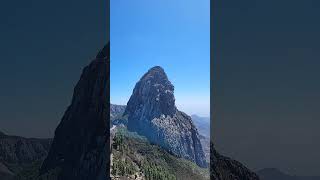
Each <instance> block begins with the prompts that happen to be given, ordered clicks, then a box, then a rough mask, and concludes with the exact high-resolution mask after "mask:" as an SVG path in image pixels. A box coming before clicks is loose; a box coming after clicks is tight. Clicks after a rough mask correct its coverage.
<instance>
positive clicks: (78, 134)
mask: <svg viewBox="0 0 320 180" xmlns="http://www.w3.org/2000/svg"><path fill="white" fill-rule="evenodd" d="M109 49H110V46H109V44H108V45H106V46H105V47H104V48H103V49H102V50H101V51H100V52H99V53H98V55H97V56H96V58H95V59H94V60H93V61H92V62H91V63H90V64H89V65H88V66H87V67H86V68H84V70H83V72H82V75H81V78H80V80H79V82H78V83H77V85H76V87H75V89H74V93H73V98H72V102H71V105H70V106H69V107H68V108H67V110H66V112H65V114H64V116H63V118H62V120H61V122H60V124H59V125H58V127H57V128H56V130H55V136H54V140H53V142H52V146H51V148H50V151H49V154H48V156H47V158H46V159H45V161H44V162H43V164H42V166H41V170H40V174H41V175H44V174H46V173H49V172H50V171H53V170H58V171H59V172H58V179H60V180H66V179H67V180H100V179H101V180H105V179H107V177H109V174H108V172H109V171H107V167H108V163H109V156H108V154H109V150H110V148H109V138H108V137H109V129H110V123H109V119H110V116H109V110H110V106H109V101H110V100H109V92H110V89H109V72H110V67H109V63H110V61H109V55H110V51H109Z"/></svg>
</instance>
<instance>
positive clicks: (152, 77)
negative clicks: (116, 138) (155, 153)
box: [124, 66, 207, 167]
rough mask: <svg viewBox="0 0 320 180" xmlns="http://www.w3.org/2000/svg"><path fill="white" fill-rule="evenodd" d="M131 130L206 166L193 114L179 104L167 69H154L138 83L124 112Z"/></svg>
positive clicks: (172, 151)
mask: <svg viewBox="0 0 320 180" xmlns="http://www.w3.org/2000/svg"><path fill="white" fill-rule="evenodd" d="M124 115H125V116H128V130H130V131H135V132H137V133H138V134H140V135H143V136H145V137H147V139H148V140H149V141H150V142H151V143H154V144H157V145H159V146H161V147H162V148H164V149H165V150H167V151H169V152H171V153H172V154H174V155H175V156H177V157H182V158H185V159H188V160H191V161H193V162H195V163H196V164H197V165H199V166H200V167H206V166H207V163H206V160H205V156H204V152H203V150H202V146H201V143H200V140H199V134H198V131H197V129H196V127H195V126H194V124H193V123H192V120H191V117H190V116H188V115H187V114H185V113H183V112H181V111H179V110H178V109H177V108H176V106H175V98H174V86H173V85H172V84H171V82H170V81H169V80H168V77H167V75H166V73H165V72H164V70H163V68H161V67H159V66H156V67H153V68H151V69H150V70H149V71H148V72H147V73H146V74H145V75H143V77H142V78H141V79H140V81H139V82H138V83H137V84H136V85H135V88H134V90H133V93H132V95H131V97H130V100H129V101H128V103H127V107H126V110H125V113H124Z"/></svg>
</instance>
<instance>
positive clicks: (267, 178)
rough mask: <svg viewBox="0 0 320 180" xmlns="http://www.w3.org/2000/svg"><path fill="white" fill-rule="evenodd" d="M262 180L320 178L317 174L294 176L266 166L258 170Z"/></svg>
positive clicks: (315, 179) (314, 179) (311, 179)
mask: <svg viewBox="0 0 320 180" xmlns="http://www.w3.org/2000/svg"><path fill="white" fill-rule="evenodd" d="M257 174H258V175H259V177H260V179H261V180H320V177H316V176H292V175H288V174H285V173H283V172H281V171H280V170H278V169H276V168H266V169H262V170H259V171H258V172H257Z"/></svg>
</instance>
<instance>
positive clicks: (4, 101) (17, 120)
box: [0, 0, 109, 137]
mask: <svg viewBox="0 0 320 180" xmlns="http://www.w3.org/2000/svg"><path fill="white" fill-rule="evenodd" d="M106 7H107V1H105V0H98V1H86V0H69V1H64V0H56V1H43V0H28V1H19V2H18V1H4V2H2V3H1V6H0V22H1V23H0V29H1V33H0V39H1V40H0V49H1V53H0V63H1V65H0V84H1V88H0V131H3V132H5V133H8V134H12V135H20V136H25V137H53V134H54V130H55V128H56V126H57V125H58V123H59V122H60V120H61V118H62V116H63V114H64V111H65V110H66V108H67V107H68V105H69V104H70V101H71V97H72V93H73V88H74V86H75V84H76V83H77V81H78V80H79V78H80V75H81V71H82V69H83V68H84V66H86V65H87V64H89V62H90V61H91V60H92V59H93V58H94V57H95V56H96V54H97V52H98V51H99V49H100V48H102V47H103V46H104V44H106V41H107V34H108V31H107V30H108V29H109V28H107V20H108V18H107V12H106V9H107V8H106Z"/></svg>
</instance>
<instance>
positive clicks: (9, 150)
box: [0, 132, 52, 179]
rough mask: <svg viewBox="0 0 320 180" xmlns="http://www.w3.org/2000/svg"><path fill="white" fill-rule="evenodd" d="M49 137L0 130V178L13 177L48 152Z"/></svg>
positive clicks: (41, 158) (40, 159)
mask: <svg viewBox="0 0 320 180" xmlns="http://www.w3.org/2000/svg"><path fill="white" fill-rule="evenodd" d="M51 141H52V140H51V139H37V138H24V137H20V136H10V135H6V134H5V133H3V132H0V179H10V178H13V177H14V176H15V175H16V174H17V173H19V172H21V171H22V170H23V169H24V168H26V167H27V166H29V165H31V164H32V163H34V162H37V161H42V160H43V159H44V158H45V157H46V156H47V154H48V151H49V148H50V144H51Z"/></svg>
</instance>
